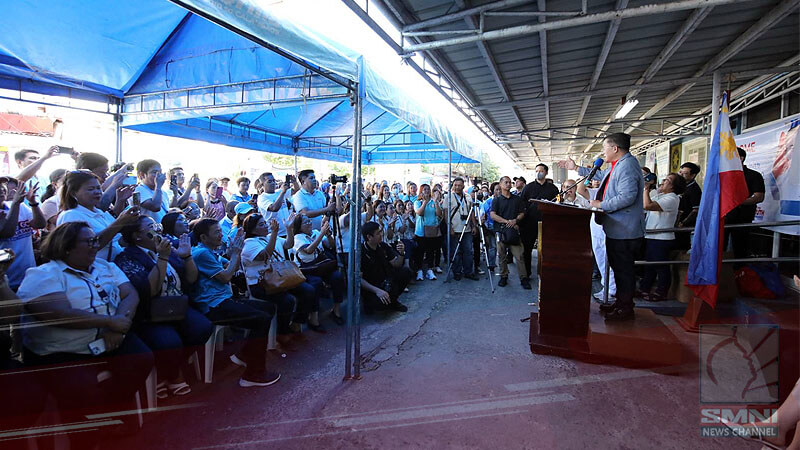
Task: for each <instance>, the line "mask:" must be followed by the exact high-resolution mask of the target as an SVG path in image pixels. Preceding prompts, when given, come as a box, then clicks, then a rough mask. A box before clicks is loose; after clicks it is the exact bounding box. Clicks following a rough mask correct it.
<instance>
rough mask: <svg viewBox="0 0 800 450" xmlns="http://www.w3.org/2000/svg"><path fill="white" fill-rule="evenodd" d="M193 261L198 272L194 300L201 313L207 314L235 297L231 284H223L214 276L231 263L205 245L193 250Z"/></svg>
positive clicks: (199, 245)
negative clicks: (211, 309)
mask: <svg viewBox="0 0 800 450" xmlns="http://www.w3.org/2000/svg"><path fill="white" fill-rule="evenodd" d="M192 259H193V260H194V264H195V266H197V272H198V277H197V283H195V291H194V297H193V300H194V302H195V303H196V304H197V306H198V307H199V309H200V312H202V313H204V314H205V313H207V312H208V310H209V309H210V308H213V307H215V306H217V305H219V304H220V303H222V302H223V301H225V300H227V299H229V298H231V297H233V290H232V289H231V284H230V283H221V282H219V281H217V280H215V279H214V276H216V275H217V274H218V273H220V272H222V271H223V270H225V266H224V265H225V264H228V262H229V261H228V260H227V259H225V258H223V257H222V256H219V255H217V254H216V253H214V252H213V251H212V250H211V249H210V248H208V247H206V246H205V245H203V244H198V245H197V246H196V247H194V248H192Z"/></svg>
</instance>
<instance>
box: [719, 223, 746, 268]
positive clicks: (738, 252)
mask: <svg viewBox="0 0 800 450" xmlns="http://www.w3.org/2000/svg"><path fill="white" fill-rule="evenodd" d="M727 224H728V223H727V222H726V225H727ZM751 230H752V228H733V229H729V230H725V239H724V242H723V244H722V245H723V247H722V249H723V251H724V250H726V249H727V248H728V239H733V242H731V246H733V257H734V258H736V259H739V258H747V257H748V256H750V248H749V240H750V231H751Z"/></svg>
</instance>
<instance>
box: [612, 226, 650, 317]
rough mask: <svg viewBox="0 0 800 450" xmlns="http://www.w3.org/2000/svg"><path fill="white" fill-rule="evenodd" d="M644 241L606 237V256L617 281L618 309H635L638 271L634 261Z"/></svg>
mask: <svg viewBox="0 0 800 450" xmlns="http://www.w3.org/2000/svg"><path fill="white" fill-rule="evenodd" d="M641 242H642V239H641V238H637V239H611V238H610V237H606V256H607V258H608V264H609V266H610V267H611V269H612V270H613V271H614V278H615V279H616V281H617V302H616V304H617V307H619V308H622V309H633V295H634V293H635V292H636V271H635V266H634V264H633V263H634V261H635V260H636V254H637V253H638V251H639V247H640V246H641Z"/></svg>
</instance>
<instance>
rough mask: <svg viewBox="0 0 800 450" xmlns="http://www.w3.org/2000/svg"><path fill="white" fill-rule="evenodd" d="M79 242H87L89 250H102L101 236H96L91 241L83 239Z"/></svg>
mask: <svg viewBox="0 0 800 450" xmlns="http://www.w3.org/2000/svg"><path fill="white" fill-rule="evenodd" d="M78 242H86V245H88V246H89V248H100V237H99V236H95V237H93V238H89V239H85V240H83V239H81V240H80V241H78Z"/></svg>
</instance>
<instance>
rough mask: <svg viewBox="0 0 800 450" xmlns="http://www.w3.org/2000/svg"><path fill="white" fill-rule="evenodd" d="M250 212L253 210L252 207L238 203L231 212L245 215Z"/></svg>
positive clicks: (248, 204)
mask: <svg viewBox="0 0 800 450" xmlns="http://www.w3.org/2000/svg"><path fill="white" fill-rule="evenodd" d="M252 210H253V205H251V204H250V203H245V202H242V203H239V204H238V205H236V207H235V208H233V212H235V213H236V214H247V213H249V212H250V211H252Z"/></svg>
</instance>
